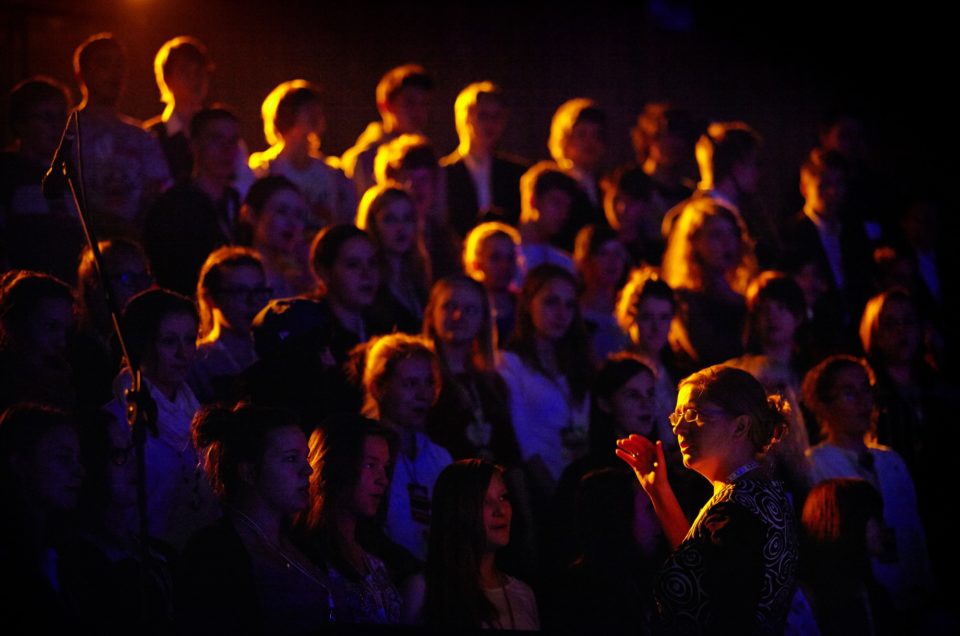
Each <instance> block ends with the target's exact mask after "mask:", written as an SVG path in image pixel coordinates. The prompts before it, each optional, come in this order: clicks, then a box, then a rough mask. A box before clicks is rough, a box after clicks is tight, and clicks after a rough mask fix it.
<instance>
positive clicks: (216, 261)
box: [189, 246, 273, 404]
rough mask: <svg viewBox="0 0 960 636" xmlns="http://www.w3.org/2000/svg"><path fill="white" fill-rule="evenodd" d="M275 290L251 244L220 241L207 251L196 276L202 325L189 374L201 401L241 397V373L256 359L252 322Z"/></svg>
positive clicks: (193, 387) (203, 402) (230, 399)
mask: <svg viewBox="0 0 960 636" xmlns="http://www.w3.org/2000/svg"><path fill="white" fill-rule="evenodd" d="M272 291H273V290H271V289H270V287H268V286H267V277H266V272H265V271H264V268H263V261H262V260H261V259H260V255H259V254H257V253H256V252H254V251H253V250H251V249H249V248H246V247H236V246H230V247H221V248H218V249H216V250H214V251H213V252H212V253H211V254H210V256H208V257H207V260H206V262H205V263H204V264H203V268H202V269H201V270H200V277H199V281H198V282H197V307H198V310H199V314H200V330H199V338H198V340H197V358H196V360H195V361H194V364H193V367H192V368H191V370H190V376H189V382H190V388H192V389H193V392H194V393H195V394H196V396H197V399H198V400H200V403H201V404H210V403H212V402H230V401H236V399H237V398H238V397H239V387H238V386H237V385H238V379H239V376H240V374H241V373H243V371H244V370H246V369H247V368H249V367H250V365H252V364H253V363H254V362H256V360H257V354H256V351H254V347H253V334H252V331H251V325H252V324H253V319H254V318H255V317H256V315H257V313H258V312H259V311H260V310H261V309H263V307H264V305H266V304H267V303H268V302H269V301H270V297H271V295H272Z"/></svg>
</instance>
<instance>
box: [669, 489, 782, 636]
mask: <svg viewBox="0 0 960 636" xmlns="http://www.w3.org/2000/svg"><path fill="white" fill-rule="evenodd" d="M798 555H799V547H798V540H797V529H796V520H795V519H794V515H793V507H792V506H791V504H790V502H789V500H788V499H787V497H786V494H785V492H784V489H783V484H781V483H780V482H776V481H764V480H755V479H749V478H741V479H739V480H737V481H735V482H733V483H732V484H728V485H727V486H725V487H724V488H723V489H721V490H720V492H718V493H717V494H715V495H714V496H713V498H712V499H711V500H710V501H709V502H707V505H705V506H704V507H703V510H701V512H700V516H699V517H697V519H696V521H694V522H693V525H692V527H691V528H690V531H689V532H688V533H687V536H686V538H685V539H684V540H683V542H682V543H681V544H680V545H679V546H678V547H677V549H676V550H674V552H673V554H671V555H670V557H669V558H668V559H667V561H666V563H664V564H663V567H662V568H661V569H660V573H659V574H658V576H657V581H656V585H655V587H654V595H655V597H656V601H657V609H658V612H659V619H660V622H661V625H660V626H661V627H662V628H663V631H664V633H669V634H675V633H682V634H737V633H744V634H782V633H783V629H784V625H785V622H786V618H787V612H788V611H789V609H790V604H791V602H792V600H793V595H794V592H795V591H796V587H797V579H796V576H797V561H798Z"/></svg>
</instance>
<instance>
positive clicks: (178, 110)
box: [161, 102, 200, 134]
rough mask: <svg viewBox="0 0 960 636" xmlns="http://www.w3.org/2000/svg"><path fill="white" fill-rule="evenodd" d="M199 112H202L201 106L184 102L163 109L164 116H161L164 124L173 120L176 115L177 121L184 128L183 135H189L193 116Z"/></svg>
mask: <svg viewBox="0 0 960 636" xmlns="http://www.w3.org/2000/svg"><path fill="white" fill-rule="evenodd" d="M198 112H200V107H199V106H194V105H192V104H186V103H182V102H173V103H171V104H167V107H166V108H164V109H163V115H161V119H163V121H164V122H168V121H170V120H171V119H173V116H174V115H176V116H177V119H178V120H179V121H180V124H181V125H183V127H184V130H183V133H184V134H189V131H188V128H189V127H190V122H191V121H193V116H194V115H196V114H197V113H198Z"/></svg>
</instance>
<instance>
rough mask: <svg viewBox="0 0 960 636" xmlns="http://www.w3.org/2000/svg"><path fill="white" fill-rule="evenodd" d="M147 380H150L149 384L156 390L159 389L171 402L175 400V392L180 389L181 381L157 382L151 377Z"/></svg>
mask: <svg viewBox="0 0 960 636" xmlns="http://www.w3.org/2000/svg"><path fill="white" fill-rule="evenodd" d="M149 380H150V384H152V385H153V386H154V387H155V388H156V389H157V391H160V393H161V394H162V395H163V396H164V397H165V398H167V399H168V400H170V401H171V402H176V401H177V393H178V391H179V389H180V384H181V383H179V382H178V383H177V384H171V383H168V382H158V381H157V380H154V379H153V378H150V379H149Z"/></svg>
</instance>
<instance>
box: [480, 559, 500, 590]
mask: <svg viewBox="0 0 960 636" xmlns="http://www.w3.org/2000/svg"><path fill="white" fill-rule="evenodd" d="M479 565H480V587H482V588H484V589H487V590H492V589H496V588H498V587H503V585H504V577H503V575H502V574H501V573H500V570H499V569H497V553H496V552H494V551H492V550H484V551H483V553H482V554H481V555H480V564H479Z"/></svg>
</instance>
